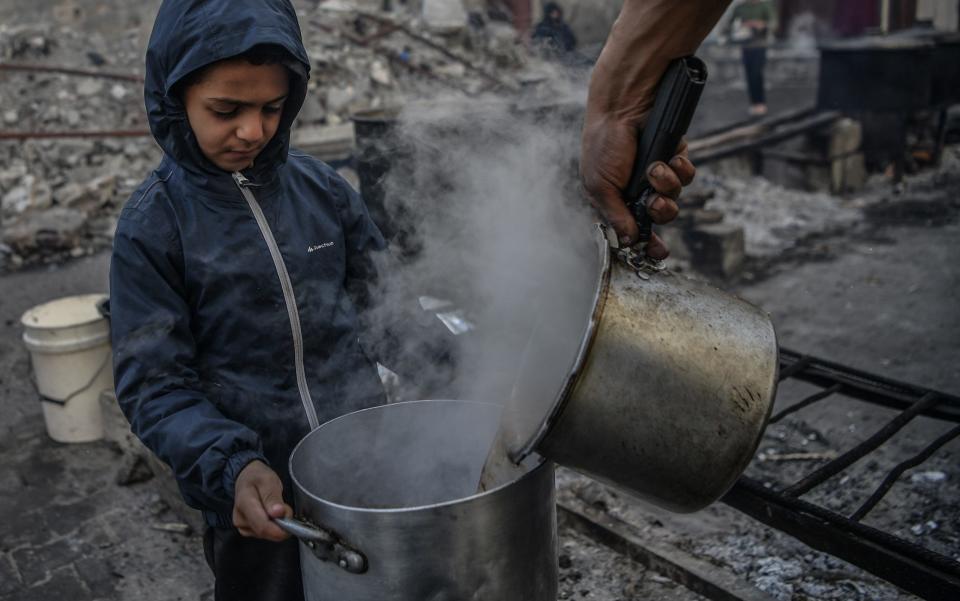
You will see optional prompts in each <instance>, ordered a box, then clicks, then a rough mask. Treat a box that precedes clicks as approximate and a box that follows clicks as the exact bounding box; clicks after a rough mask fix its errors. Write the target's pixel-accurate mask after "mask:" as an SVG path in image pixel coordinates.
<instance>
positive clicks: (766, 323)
mask: <svg viewBox="0 0 960 601" xmlns="http://www.w3.org/2000/svg"><path fill="white" fill-rule="evenodd" d="M594 252H595V253H596V264H597V272H596V273H597V278H596V284H595V290H596V294H595V296H594V299H593V311H592V315H591V318H590V321H589V324H587V325H586V326H585V334H584V337H583V342H582V345H581V347H580V350H579V352H578V353H577V356H576V358H575V360H574V362H573V365H572V366H571V368H570V371H569V374H568V377H567V379H566V383H565V385H564V387H563V389H562V390H561V392H560V394H558V395H557V398H556V400H555V401H554V403H553V406H552V407H551V408H550V409H549V411H547V412H546V413H545V414H544V415H545V417H544V418H543V419H542V421H540V422H537V423H534V422H528V423H526V424H521V426H520V427H516V428H513V429H512V430H511V432H512V439H511V440H508V441H507V448H508V449H510V454H511V457H512V458H513V459H514V460H515V461H517V460H522V459H523V458H525V457H527V456H529V455H530V454H531V453H533V452H534V451H536V452H537V453H540V454H541V455H543V456H544V457H547V458H549V459H551V460H552V461H554V462H556V463H559V464H561V465H565V466H567V467H571V468H574V469H576V470H578V471H581V472H583V473H585V474H587V475H589V476H592V477H594V478H597V479H599V480H602V481H604V482H608V483H612V484H615V485H617V486H620V487H622V488H624V489H626V490H628V491H629V492H631V493H633V494H635V495H636V496H639V497H641V498H643V499H646V500H648V501H650V502H652V503H654V504H656V505H660V506H662V507H665V508H668V509H671V510H674V511H680V512H686V511H696V510H698V509H701V508H703V507H705V506H707V505H709V504H710V503H712V502H714V501H716V500H717V499H719V498H720V497H721V496H722V495H723V494H724V493H725V492H726V491H727V490H728V489H729V488H730V487H731V486H732V485H733V483H734V482H735V481H736V479H737V478H738V477H739V476H740V474H741V472H742V471H743V470H744V468H745V467H746V465H747V464H748V463H749V462H750V459H751V457H752V456H753V453H754V451H755V450H756V448H757V445H758V444H759V442H760V436H761V434H762V432H763V430H764V428H765V426H766V423H767V419H768V418H769V415H770V409H771V407H772V404H773V398H774V395H775V393H776V385H777V374H778V360H777V357H778V348H777V339H776V334H775V332H774V329H773V324H772V323H771V321H770V318H769V316H768V315H767V314H766V313H764V312H763V311H761V310H760V309H759V308H757V307H755V306H753V305H751V304H749V303H747V302H745V301H743V300H741V299H739V298H737V297H735V296H732V295H730V294H727V293H725V292H723V291H720V290H718V289H717V288H715V287H713V286H711V285H709V284H707V283H705V282H702V281H698V280H694V279H691V278H688V277H684V276H681V275H679V274H674V273H672V272H670V271H669V270H667V269H662V268H657V267H652V266H651V264H650V263H648V262H646V261H643V260H639V259H638V257H637V256H636V255H633V254H632V253H630V252H626V253H625V252H623V251H611V249H610V248H609V247H608V244H607V241H606V238H605V236H604V235H603V233H602V231H599V230H598V232H597V234H596V237H595V247H594ZM520 386H521V387H522V382H521V384H520ZM521 396H522V395H521Z"/></svg>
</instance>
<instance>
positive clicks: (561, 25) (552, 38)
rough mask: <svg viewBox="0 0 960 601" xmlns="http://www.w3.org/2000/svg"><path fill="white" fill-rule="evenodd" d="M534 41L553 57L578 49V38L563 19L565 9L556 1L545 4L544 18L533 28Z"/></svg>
mask: <svg viewBox="0 0 960 601" xmlns="http://www.w3.org/2000/svg"><path fill="white" fill-rule="evenodd" d="M533 43H534V44H535V45H536V46H537V47H539V48H540V49H541V50H542V51H543V52H544V54H546V55H548V56H553V57H560V56H563V55H565V54H569V53H571V52H573V51H574V50H575V49H576V47H577V38H576V36H574V35H573V30H571V29H570V26H569V25H567V23H566V21H564V20H563V9H562V8H560V5H559V4H557V3H556V2H547V3H546V4H544V5H543V20H541V21H540V22H539V23H537V27H536V29H534V30H533Z"/></svg>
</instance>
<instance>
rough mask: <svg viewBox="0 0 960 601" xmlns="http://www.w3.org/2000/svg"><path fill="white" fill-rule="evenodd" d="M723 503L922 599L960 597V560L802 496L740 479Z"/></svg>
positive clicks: (952, 599)
mask: <svg viewBox="0 0 960 601" xmlns="http://www.w3.org/2000/svg"><path fill="white" fill-rule="evenodd" d="M723 502H724V503H726V504H727V505H730V506H731V507H733V508H734V509H737V510H738V511H741V512H743V513H745V514H747V515H749V516H750V517H752V518H753V519H755V520H757V521H759V522H762V523H764V524H767V525H768V526H771V527H773V528H776V529H777V530H780V531H782V532H785V533H787V534H789V535H790V536H793V537H795V538H797V539H798V540H800V541H802V542H804V543H806V544H807V545H809V546H810V547H812V548H814V549H818V550H820V551H823V552H825V553H829V554H830V555H833V556H835V557H839V558H840V559H843V560H844V561H848V562H850V563H852V564H854V565H856V566H859V567H860V568H863V569H864V570H866V571H868V572H870V573H872V574H875V575H877V576H878V577H880V578H882V579H884V580H886V581H888V582H890V583H892V584H894V585H896V586H898V587H900V588H902V589H904V590H907V591H909V592H911V593H913V594H915V595H918V596H920V597H921V598H923V599H929V600H931V601H956V600H957V599H960V563H958V562H956V561H953V560H952V559H950V558H949V557H946V556H944V555H941V554H939V553H935V552H933V551H930V550H929V549H924V548H923V547H920V546H918V545H914V544H912V543H909V542H907V541H905V540H903V539H900V538H897V537H895V536H893V535H891V534H888V533H886V532H882V531H880V530H877V529H875V528H872V527H870V526H867V525H865V524H861V523H859V522H854V521H851V520H848V519H847V518H846V517H844V516H842V515H839V514H837V513H834V512H832V511H830V510H828V509H824V508H822V507H818V506H816V505H814V504H812V503H809V502H807V501H804V500H803V499H796V498H790V497H785V496H783V495H781V494H778V493H776V492H774V491H772V490H769V489H767V488H765V487H764V486H763V484H762V483H760V482H757V481H756V480H752V479H750V478H745V477H744V478H740V480H739V481H738V482H737V483H736V484H735V485H734V487H733V488H732V489H731V490H730V492H729V493H727V494H726V496H724V497H723Z"/></svg>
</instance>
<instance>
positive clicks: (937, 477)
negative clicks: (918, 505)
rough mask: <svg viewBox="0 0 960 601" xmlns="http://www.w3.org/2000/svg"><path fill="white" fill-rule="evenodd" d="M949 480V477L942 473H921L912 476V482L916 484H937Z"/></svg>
mask: <svg viewBox="0 0 960 601" xmlns="http://www.w3.org/2000/svg"><path fill="white" fill-rule="evenodd" d="M946 479H947V475H946V474H945V473H943V472H941V471H936V470H934V471H929V472H919V473H917V474H912V475H911V476H910V481H911V482H916V483H937V482H943V481H944V480H946Z"/></svg>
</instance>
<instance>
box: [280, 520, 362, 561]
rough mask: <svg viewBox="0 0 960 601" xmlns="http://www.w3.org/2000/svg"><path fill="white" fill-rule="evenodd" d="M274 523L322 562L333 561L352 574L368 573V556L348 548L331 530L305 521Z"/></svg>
mask: <svg viewBox="0 0 960 601" xmlns="http://www.w3.org/2000/svg"><path fill="white" fill-rule="evenodd" d="M273 521H274V523H276V524H277V526H280V528H282V529H283V530H284V531H285V532H287V533H288V534H291V535H293V536H295V537H296V538H298V539H299V540H300V542H302V543H303V544H305V545H306V546H307V548H309V549H310V550H311V551H312V552H313V554H314V555H315V556H316V557H317V558H318V559H320V560H321V561H332V562H334V563H336V564H337V565H338V566H340V567H341V568H343V569H344V570H346V571H348V572H350V573H351V574H363V573H364V572H366V571H367V567H368V565H367V558H366V556H364V554H363V553H361V552H360V551H357V550H356V549H352V548H350V547H348V546H347V545H346V544H344V542H343V541H342V540H340V538H339V537H338V536H337V535H336V534H334V533H333V532H331V531H330V530H327V529H326V528H323V527H320V526H315V525H313V524H311V523H309V522H307V521H305V520H298V519H292V518H274V520H273Z"/></svg>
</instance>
